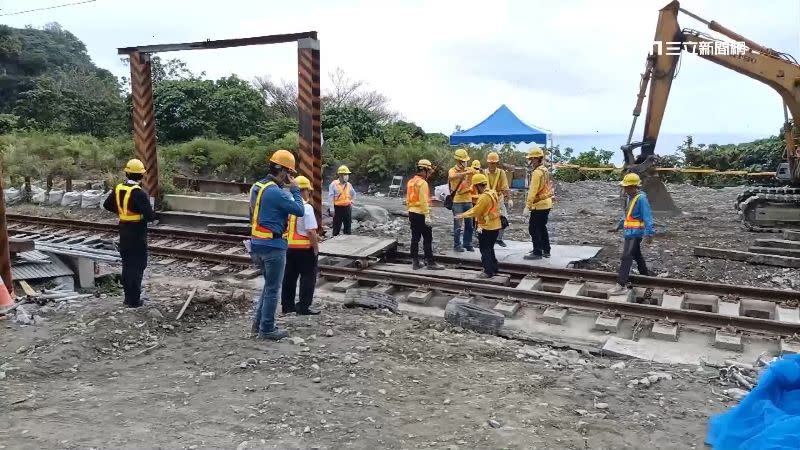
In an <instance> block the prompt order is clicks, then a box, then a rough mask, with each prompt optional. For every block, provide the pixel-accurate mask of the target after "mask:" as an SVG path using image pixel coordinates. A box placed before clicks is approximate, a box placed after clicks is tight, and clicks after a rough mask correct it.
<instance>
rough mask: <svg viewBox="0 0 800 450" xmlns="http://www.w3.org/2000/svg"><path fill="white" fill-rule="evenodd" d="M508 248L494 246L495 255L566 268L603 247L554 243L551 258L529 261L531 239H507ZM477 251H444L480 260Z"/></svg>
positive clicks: (506, 259)
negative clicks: (526, 256) (525, 257)
mask: <svg viewBox="0 0 800 450" xmlns="http://www.w3.org/2000/svg"><path fill="white" fill-rule="evenodd" d="M505 242H506V245H507V247H506V248H503V247H500V246H497V247H495V248H494V252H495V256H496V257H497V260H498V261H499V262H501V263H513V264H523V265H526V266H531V267H556V268H565V267H567V266H569V265H570V264H572V263H575V262H578V261H584V260H587V259H591V258H594V257H595V256H597V253H598V252H600V249H601V247H589V246H584V245H553V246H551V249H550V254H551V255H552V256H551V257H550V258H542V259H539V260H534V261H528V260H526V259H523V256H525V255H527V254H528V252H530V251H531V243H530V241H524V242H523V241H509V240H506V241H505ZM477 250H478V249H477V246H476V248H475V252H474V253H472V252H464V253H456V252H454V251H453V250H452V249H450V250H447V251H445V252H443V254H445V255H447V256H451V257H456V258H461V259H465V260H474V261H480V259H481V254H480V252H478V251H477Z"/></svg>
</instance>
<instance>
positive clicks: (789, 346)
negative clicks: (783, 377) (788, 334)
mask: <svg viewBox="0 0 800 450" xmlns="http://www.w3.org/2000/svg"><path fill="white" fill-rule="evenodd" d="M780 352H781V355H787V354H789V355H793V354H795V353H800V341H793V340H789V339H781V342H780Z"/></svg>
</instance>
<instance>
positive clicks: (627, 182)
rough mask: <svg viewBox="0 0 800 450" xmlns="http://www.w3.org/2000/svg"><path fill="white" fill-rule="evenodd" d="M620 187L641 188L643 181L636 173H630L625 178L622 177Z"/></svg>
mask: <svg viewBox="0 0 800 450" xmlns="http://www.w3.org/2000/svg"><path fill="white" fill-rule="evenodd" d="M619 185H620V186H626V187H627V186H641V185H642V179H641V178H639V175H636V174H635V173H628V174H625V176H624V177H622V181H620V182H619Z"/></svg>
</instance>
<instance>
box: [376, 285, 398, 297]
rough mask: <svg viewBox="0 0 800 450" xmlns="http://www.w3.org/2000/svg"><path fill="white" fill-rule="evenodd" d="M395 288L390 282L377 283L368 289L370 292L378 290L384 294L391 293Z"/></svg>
mask: <svg viewBox="0 0 800 450" xmlns="http://www.w3.org/2000/svg"><path fill="white" fill-rule="evenodd" d="M395 290H396V289H395V287H394V286H392V285H391V284H379V285H377V286H375V287H374V288H372V289H370V291H372V292H378V293H381V294H386V295H390V294H392V293H393V292H394V291H395Z"/></svg>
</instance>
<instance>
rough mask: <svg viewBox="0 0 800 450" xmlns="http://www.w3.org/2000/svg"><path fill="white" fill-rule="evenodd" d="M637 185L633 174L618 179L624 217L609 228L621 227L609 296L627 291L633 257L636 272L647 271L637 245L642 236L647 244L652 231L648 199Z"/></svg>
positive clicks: (614, 230)
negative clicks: (621, 241) (621, 240)
mask: <svg viewBox="0 0 800 450" xmlns="http://www.w3.org/2000/svg"><path fill="white" fill-rule="evenodd" d="M641 185H642V180H641V178H639V175H637V174H635V173H629V174H626V175H625V176H624V177H623V178H622V182H620V186H622V189H623V190H624V191H625V196H626V199H625V210H624V216H622V218H621V219H620V220H619V223H618V224H617V227H616V228H614V229H613V230H609V231H611V232H617V231H619V230H624V245H623V247H622V262H621V263H620V265H619V273H618V274H617V285H616V286H614V287H613V288H611V289H610V290H609V291H608V294H609V295H618V294H624V293H625V292H626V291H627V289H628V287H627V285H628V278H629V277H630V272H631V267H632V266H633V261H634V260H635V261H636V266H637V267H638V269H639V274H640V275H648V274H649V271H648V270H647V263H646V262H645V260H644V256H643V255H642V247H641V245H642V239H644V241H645V243H646V244H648V245H649V244H650V243H651V242H652V241H653V234H655V231H654V228H653V212H652V210H651V209H650V202H649V201H648V200H647V195H646V194H645V193H644V192H642V191H641V190H640V189H639V187H640V186H641Z"/></svg>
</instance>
